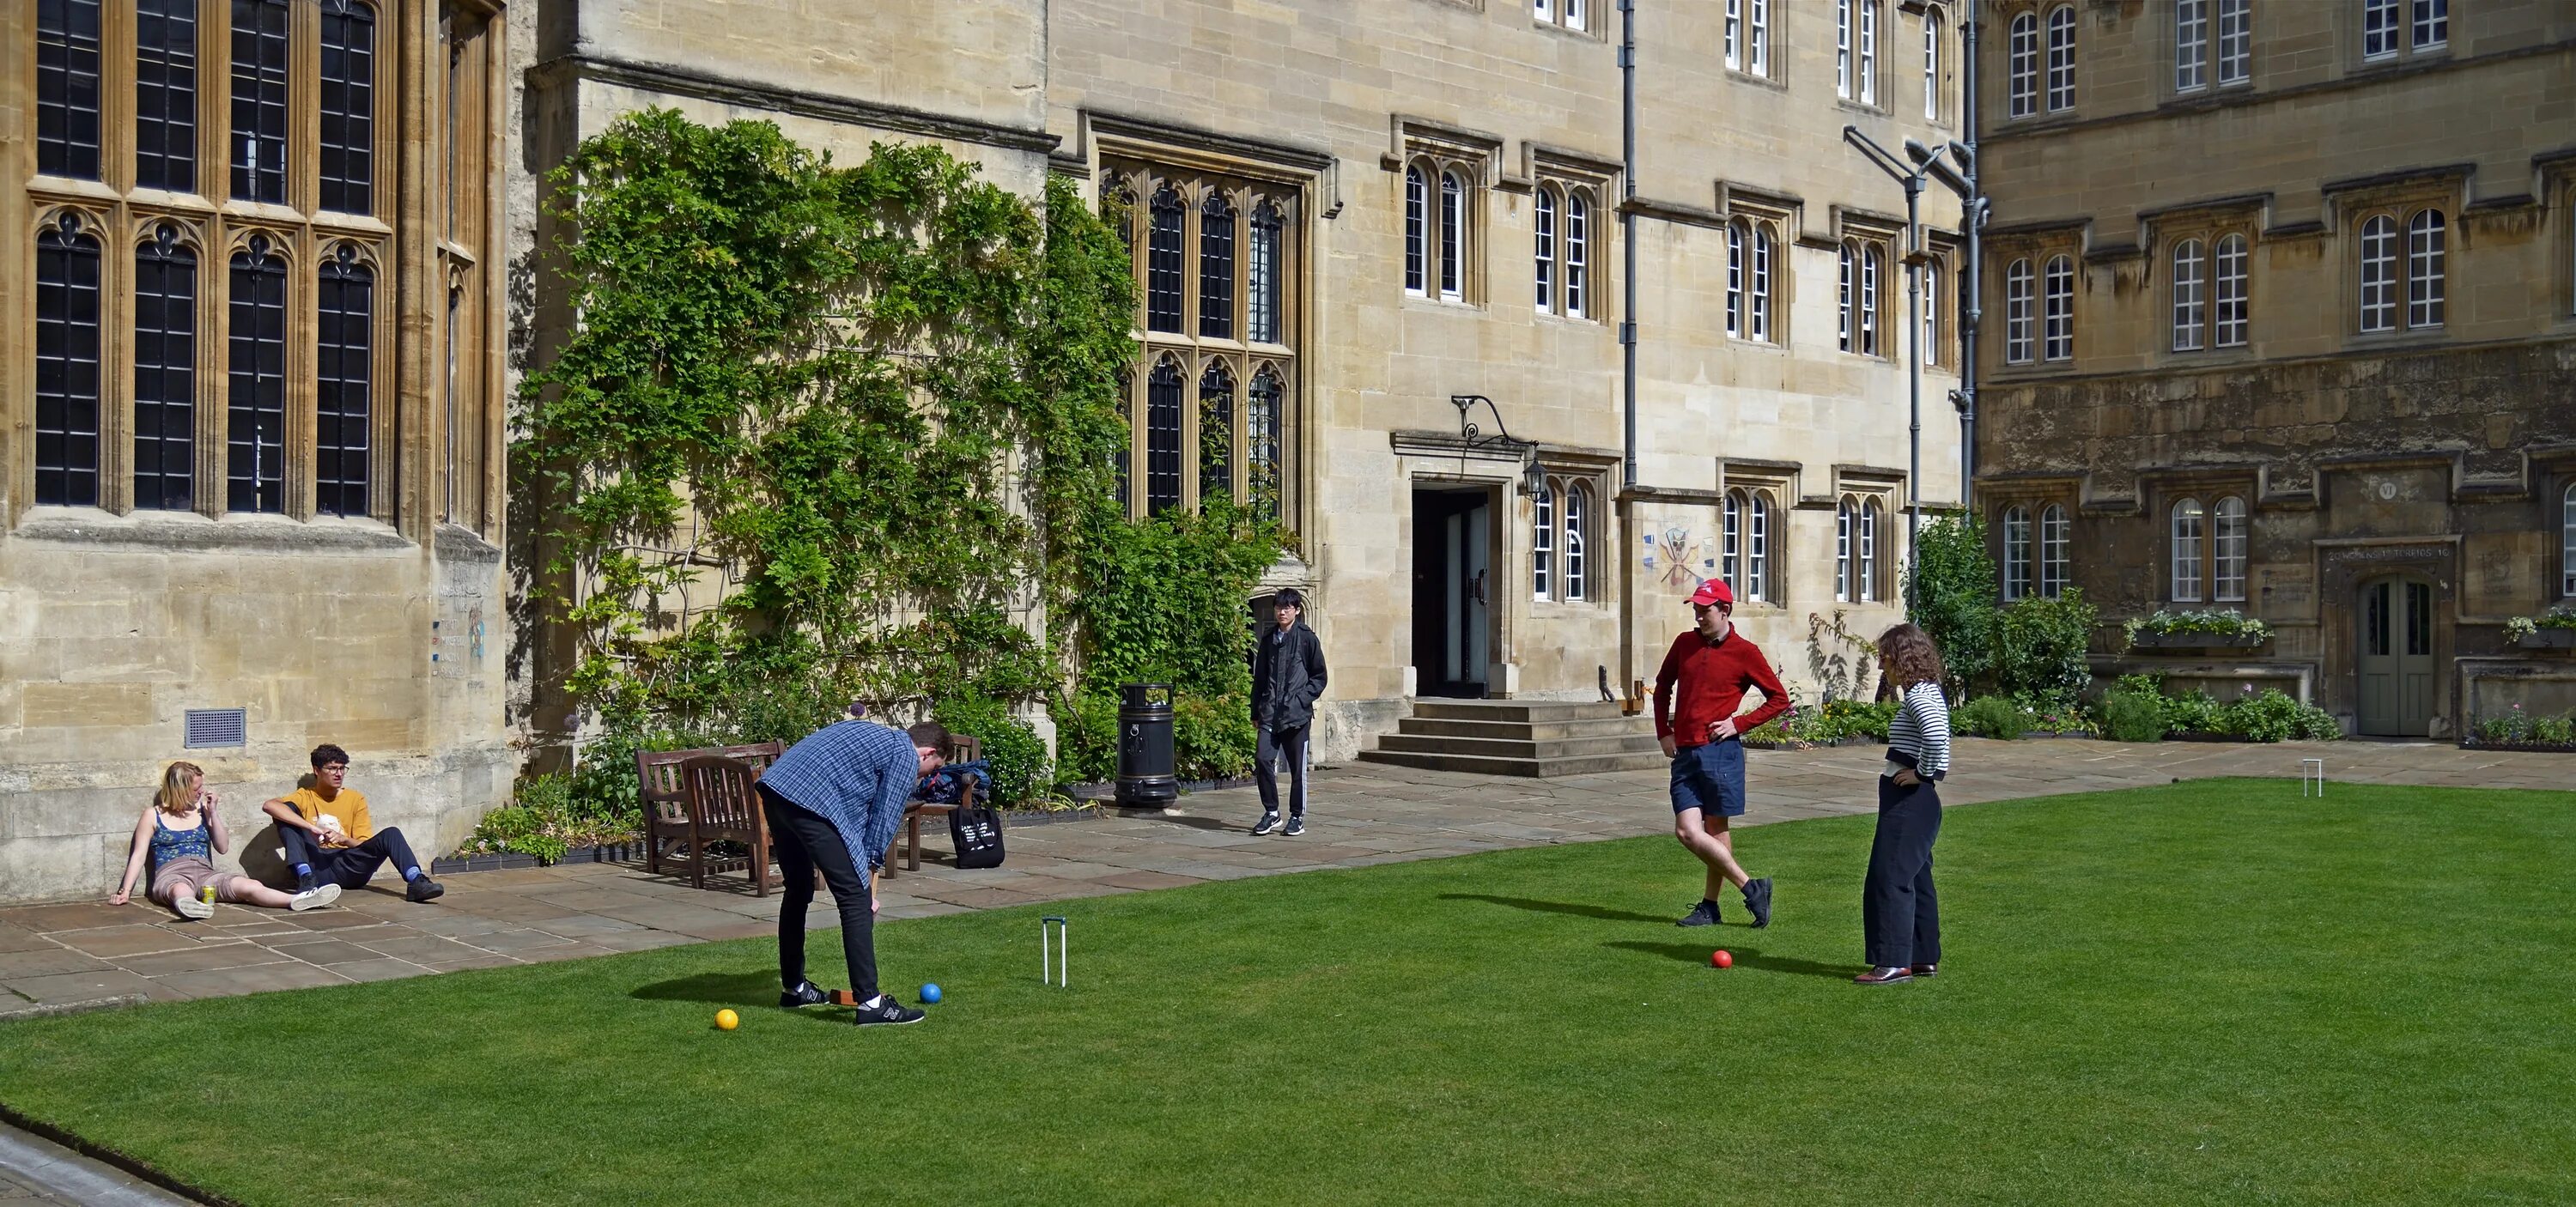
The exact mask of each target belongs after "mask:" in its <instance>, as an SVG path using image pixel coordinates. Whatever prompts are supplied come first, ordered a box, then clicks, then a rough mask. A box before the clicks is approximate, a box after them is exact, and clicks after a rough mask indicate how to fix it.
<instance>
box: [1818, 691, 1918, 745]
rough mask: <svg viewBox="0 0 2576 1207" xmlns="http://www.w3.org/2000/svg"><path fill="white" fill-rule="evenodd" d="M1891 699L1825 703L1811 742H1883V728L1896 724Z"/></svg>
mask: <svg viewBox="0 0 2576 1207" xmlns="http://www.w3.org/2000/svg"><path fill="white" fill-rule="evenodd" d="M1896 707H1897V703H1896V701H1894V700H1889V701H1887V702H1886V703H1883V704H1872V703H1868V702H1865V701H1860V700H1827V701H1825V706H1824V707H1823V708H1822V709H1819V710H1818V711H1817V722H1818V723H1817V728H1816V736H1815V737H1813V738H1811V739H1809V740H1811V741H1819V742H1829V741H1834V740H1836V739H1839V738H1870V739H1874V740H1876V741H1881V742H1884V741H1886V740H1887V727H1888V726H1890V725H1892V724H1895V723H1896Z"/></svg>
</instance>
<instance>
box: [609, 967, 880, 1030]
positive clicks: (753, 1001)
mask: <svg viewBox="0 0 2576 1207" xmlns="http://www.w3.org/2000/svg"><path fill="white" fill-rule="evenodd" d="M626 996H628V997H631V998H634V999H636V1000H637V1001H644V1002H699V1003H703V1004H705V1005H709V1006H731V1007H733V1008H735V1009H737V1010H749V1009H753V1008H755V1007H766V1006H768V1005H769V1004H771V1003H773V1002H775V1001H777V1000H778V974H777V973H774V972H701V973H698V974H696V975H695V976H684V977H677V978H674V979H672V980H668V981H655V982H653V983H652V984H650V985H638V986H636V987H635V988H634V990H632V991H631V992H629V993H628V994H627V995H626ZM793 1013H794V1014H796V1015H797V1016H798V1017H800V1018H810V1019H814V1020H816V1021H818V1022H836V1023H840V1024H841V1025H843V1026H848V1025H849V1022H850V1017H849V1015H848V1014H847V1013H846V1012H844V1011H840V1010H833V1011H822V1010H797V1011H793Z"/></svg>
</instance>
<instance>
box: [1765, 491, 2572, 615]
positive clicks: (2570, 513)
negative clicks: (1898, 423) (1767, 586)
mask: <svg viewBox="0 0 2576 1207" xmlns="http://www.w3.org/2000/svg"><path fill="white" fill-rule="evenodd" d="M2568 490H2569V492H2570V495H2571V497H2576V486H2571V487H2569V488H2568ZM2571 506H2576V505H2571ZM2568 514H2569V515H2570V516H2576V510H2571V511H2570V512H2569V513H2568ZM1719 515H1720V517H1721V518H1720V520H1719V523H1718V548H1717V576H1718V577H1719V578H1722V579H1725V580H1726V585H1727V587H1728V588H1730V589H1732V590H1733V591H1734V592H1735V594H1736V597H1737V598H1739V599H1740V598H1742V597H1743V595H1744V565H1743V560H1742V559H1743V557H1744V492H1743V491H1740V490H1730V491H1728V492H1726V498H1725V500H1724V502H1723V503H1721V504H1720V507H1719ZM2569 523H2570V524H2576V519H2571V520H2570V521H2569ZM2571 531H2576V529H2571Z"/></svg>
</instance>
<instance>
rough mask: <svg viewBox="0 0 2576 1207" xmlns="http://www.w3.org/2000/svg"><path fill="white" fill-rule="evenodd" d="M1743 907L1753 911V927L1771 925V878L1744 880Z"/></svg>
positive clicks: (1759, 927)
mask: <svg viewBox="0 0 2576 1207" xmlns="http://www.w3.org/2000/svg"><path fill="white" fill-rule="evenodd" d="M1744 908H1746V909H1748V910H1751V911H1753V929H1755V930H1760V929H1762V928H1763V927H1765V926H1769V925H1771V878H1770V877H1768V876H1765V877H1763V878H1762V879H1760V880H1747V881H1745V882H1744Z"/></svg>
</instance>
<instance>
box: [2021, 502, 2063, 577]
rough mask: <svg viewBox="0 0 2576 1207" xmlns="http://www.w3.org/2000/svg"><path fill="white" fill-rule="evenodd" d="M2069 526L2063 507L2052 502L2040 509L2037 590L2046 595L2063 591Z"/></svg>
mask: <svg viewBox="0 0 2576 1207" xmlns="http://www.w3.org/2000/svg"><path fill="white" fill-rule="evenodd" d="M2068 529H2069V525H2068V524H2067V522H2066V509H2065V508H2063V507H2060V506H2058V505H2057V504H2055V503H2051V504H2049V505H2048V506H2046V507H2043V508H2041V509H2040V512H2039V593H2040V594H2041V595H2042V596H2044V597H2046V598H2049V599H2057V598H2059V597H2061V596H2063V595H2065V594H2066V581H2067V580H2066V553H2067V537H2068V535H2069V532H2068ZM2025 539H2027V538H2025ZM2024 573H2025V574H2027V573H2028V571H2027V570H2025V571H2024Z"/></svg>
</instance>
